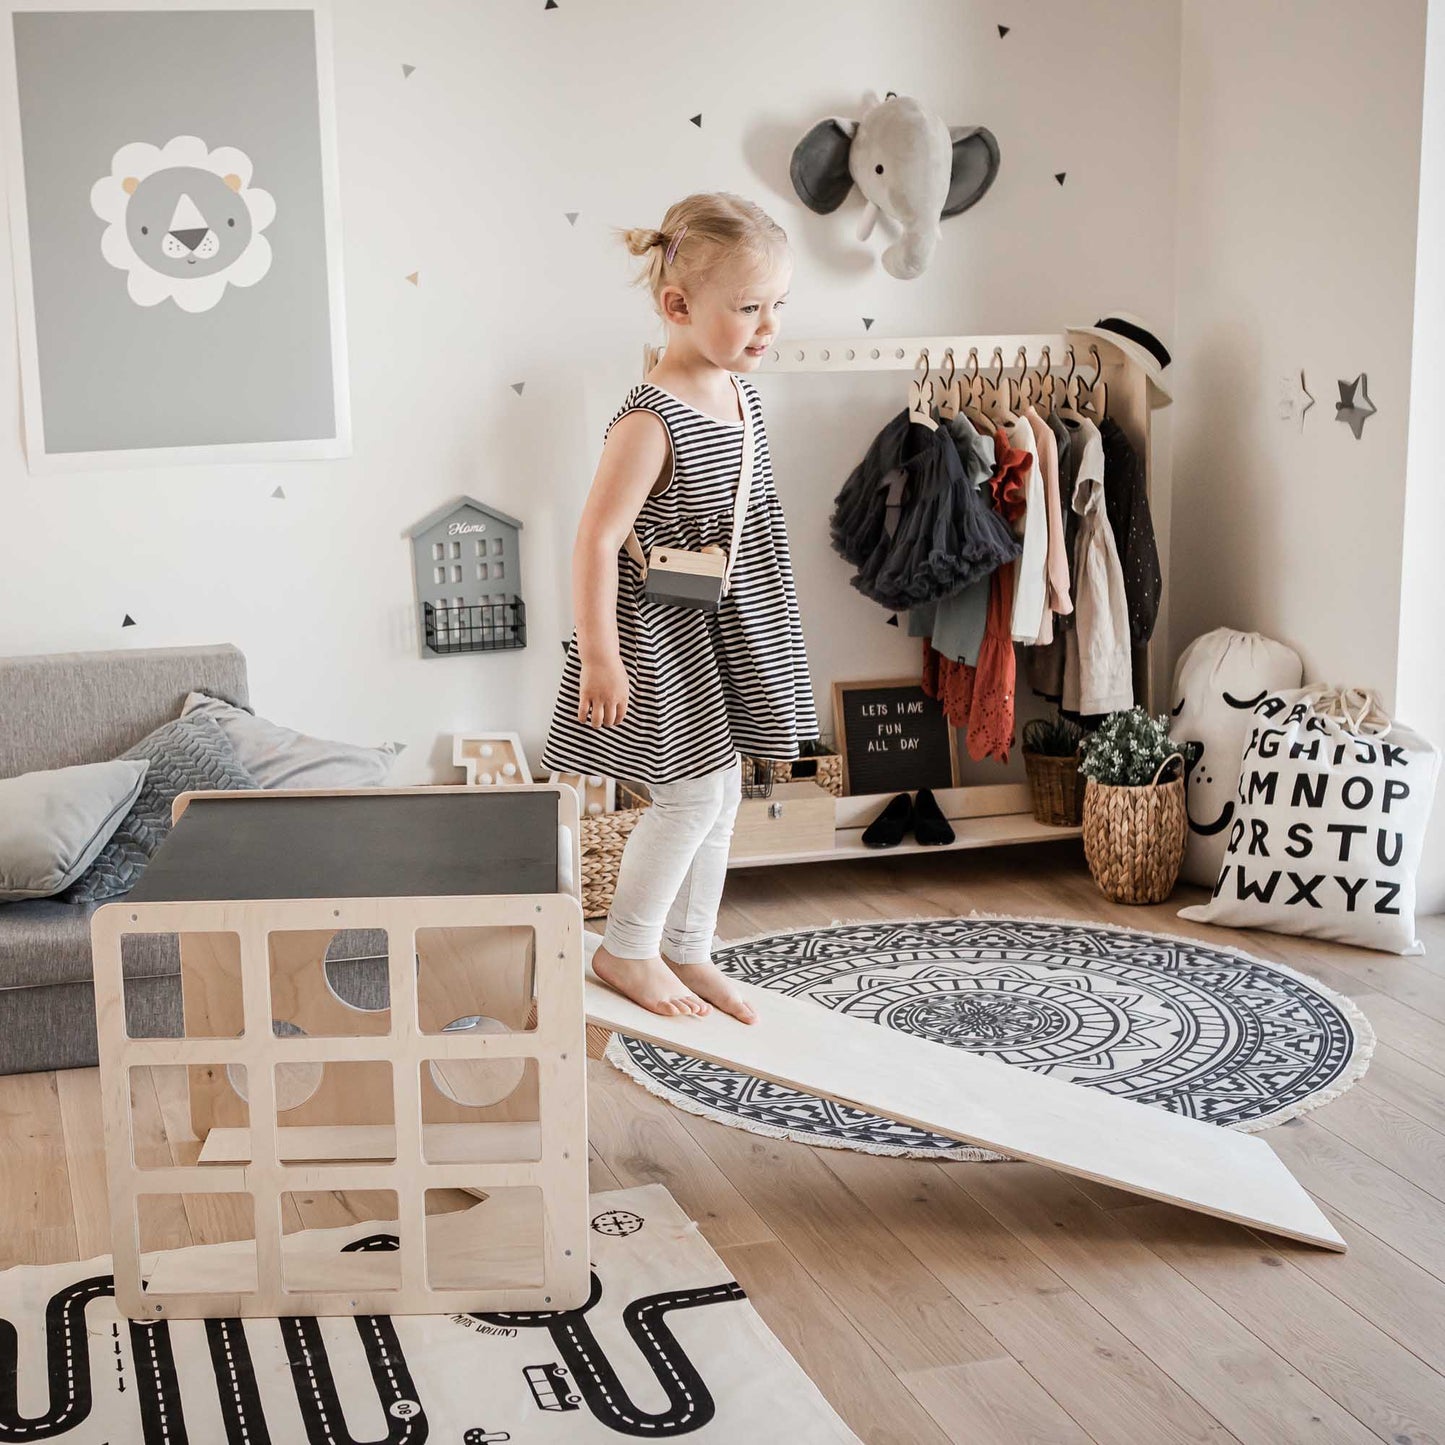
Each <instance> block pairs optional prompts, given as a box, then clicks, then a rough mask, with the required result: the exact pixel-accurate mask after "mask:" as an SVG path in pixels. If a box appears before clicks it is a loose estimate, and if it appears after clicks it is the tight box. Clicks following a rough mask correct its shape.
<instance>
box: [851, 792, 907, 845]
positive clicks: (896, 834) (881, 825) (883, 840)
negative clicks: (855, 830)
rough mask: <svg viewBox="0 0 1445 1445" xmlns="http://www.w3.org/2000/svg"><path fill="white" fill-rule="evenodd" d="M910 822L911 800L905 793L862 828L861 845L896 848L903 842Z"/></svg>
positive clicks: (900, 794)
mask: <svg viewBox="0 0 1445 1445" xmlns="http://www.w3.org/2000/svg"><path fill="white" fill-rule="evenodd" d="M912 822H913V799H912V798H910V797H909V796H908V794H907V793H899V795H898V796H897V797H896V798H894V799H893V800H892V801H891V802H890V803H889V804H888V806H887V807H886V808H884V810H883V811H882V812H881V813H879V815H878V816H877V817H876V818H874V820H873V821H872V822H871V823H869V825H868V826H867V827H866V828H864V830H863V845H864V847H867V848H896V847H897V846H898V845H899V844H900V843H901V842H902V841H903V839H904V837H905V836H906V834H907V832H908V829H909V827H910V826H911V824H912Z"/></svg>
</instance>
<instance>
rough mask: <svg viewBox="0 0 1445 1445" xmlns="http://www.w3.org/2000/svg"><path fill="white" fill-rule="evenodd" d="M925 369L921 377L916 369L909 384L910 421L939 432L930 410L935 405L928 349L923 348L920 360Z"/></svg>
mask: <svg viewBox="0 0 1445 1445" xmlns="http://www.w3.org/2000/svg"><path fill="white" fill-rule="evenodd" d="M918 361H919V363H920V364H921V365H922V367H923V375H922V376H919V375H918V373H917V370H916V369H915V371H914V374H913V376H912V377H911V378H910V379H909V382H908V420H909V421H911V422H916V423H917V424H918V425H919V426H926V427H927V428H928V429H929V431H937V430H938V423H937V422H936V421H934V419H933V415H932V413H931V412H930V410H929V408H930V406H931V405H932V404H933V383H932V381H930V380H929V373H928V348H927V347H926V346H925V347H924V348H923V351H922V354H921V355H920V356H919V358H918Z"/></svg>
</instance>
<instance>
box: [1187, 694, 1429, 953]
mask: <svg viewBox="0 0 1445 1445" xmlns="http://www.w3.org/2000/svg"><path fill="white" fill-rule="evenodd" d="M1439 770H1440V755H1439V753H1438V752H1436V750H1435V749H1434V747H1433V746H1431V744H1430V743H1428V742H1427V741H1426V740H1425V739H1424V738H1422V737H1421V736H1420V735H1419V734H1418V733H1415V732H1412V731H1411V730H1410V729H1409V728H1407V727H1403V726H1401V725H1400V724H1399V723H1392V722H1391V721H1390V719H1389V717H1388V716H1387V715H1386V714H1385V713H1384V711H1383V710H1382V709H1380V708H1379V707H1378V705H1377V704H1376V703H1375V701H1374V699H1373V697H1372V695H1370V694H1367V693H1363V692H1348V693H1346V692H1339V691H1334V690H1328V689H1322V688H1306V689H1304V690H1302V691H1290V692H1285V693H1275V694H1272V695H1270V696H1269V697H1266V698H1265V699H1264V700H1263V701H1262V702H1260V704H1259V705H1258V707H1256V708H1255V710H1254V717H1253V718H1252V719H1251V724H1250V729H1249V732H1248V734H1247V736H1246V739H1245V744H1244V748H1243V752H1242V755H1241V764H1240V774H1239V785H1238V787H1237V789H1236V791H1235V804H1236V806H1235V813H1234V822H1233V823H1232V824H1231V826H1230V830H1229V840H1228V843H1227V845H1226V848H1225V854H1224V863H1223V865H1222V867H1221V868H1220V871H1219V881H1218V882H1217V883H1216V884H1215V885H1214V896H1213V897H1212V898H1211V899H1210V900H1209V902H1208V903H1205V904H1201V905H1198V906H1195V907H1191V908H1182V909H1180V910H1179V916H1180V917H1181V918H1187V919H1189V920H1191V921H1192V922H1197V923H1220V924H1224V925H1225V926H1226V927H1236V928H1269V929H1273V930H1274V931H1275V932H1276V933H1297V934H1305V935H1308V936H1311V937H1314V938H1331V939H1335V940H1337V941H1338V942H1340V943H1353V944H1356V945H1358V946H1359V947H1361V948H1377V949H1379V950H1381V951H1382V952H1385V953H1423V952H1424V949H1422V948H1421V946H1420V943H1419V941H1418V940H1417V939H1416V937H1415V873H1416V870H1417V868H1418V867H1419V863H1420V852H1421V849H1422V847H1423V845H1424V841H1425V826H1426V823H1427V822H1428V821H1429V817H1430V802H1431V799H1432V798H1433V797H1434V794H1435V778H1436V774H1437V773H1438V772H1439Z"/></svg>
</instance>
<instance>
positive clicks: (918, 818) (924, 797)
mask: <svg viewBox="0 0 1445 1445" xmlns="http://www.w3.org/2000/svg"><path fill="white" fill-rule="evenodd" d="M913 836H914V837H915V838H917V839H918V841H919V842H920V843H921V844H923V845H924V846H925V847H932V848H937V847H940V846H942V845H943V844H945V843H952V842H953V840H954V833H953V828H952V826H951V825H950V824H949V821H948V819H947V818H945V817H944V816H943V809H942V808H940V807H939V806H938V799H937V798H935V797H934V796H933V790H932V789H931V788H920V789H919V790H918V796H917V797H916V798H915V799H914V800H913Z"/></svg>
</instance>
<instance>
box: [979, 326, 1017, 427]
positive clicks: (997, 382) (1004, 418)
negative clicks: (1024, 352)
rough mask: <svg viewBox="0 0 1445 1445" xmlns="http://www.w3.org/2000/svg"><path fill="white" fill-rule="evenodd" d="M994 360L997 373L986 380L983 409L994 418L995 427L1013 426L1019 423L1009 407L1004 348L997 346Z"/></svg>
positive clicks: (994, 350)
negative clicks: (1005, 379)
mask: <svg viewBox="0 0 1445 1445" xmlns="http://www.w3.org/2000/svg"><path fill="white" fill-rule="evenodd" d="M993 359H994V363H995V365H996V366H997V368H998V369H997V371H995V372H994V374H993V376H992V377H988V378H985V380H984V383H983V385H984V394H983V409H984V411H985V412H987V413H988V415H989V416H990V418H992V420H993V422H994V425H995V426H1013V424H1014V423H1015V422H1017V421H1018V417H1017V416H1015V415H1014V413H1013V410H1012V409H1011V408H1010V406H1009V401H1010V400H1011V398H1010V397H1009V396H1008V395H1007V388H1006V387H1005V385H1004V374H1003V372H1004V366H1003V347H1001V346H995V347H994V349H993Z"/></svg>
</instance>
